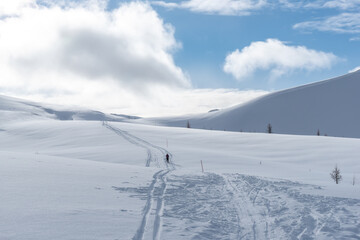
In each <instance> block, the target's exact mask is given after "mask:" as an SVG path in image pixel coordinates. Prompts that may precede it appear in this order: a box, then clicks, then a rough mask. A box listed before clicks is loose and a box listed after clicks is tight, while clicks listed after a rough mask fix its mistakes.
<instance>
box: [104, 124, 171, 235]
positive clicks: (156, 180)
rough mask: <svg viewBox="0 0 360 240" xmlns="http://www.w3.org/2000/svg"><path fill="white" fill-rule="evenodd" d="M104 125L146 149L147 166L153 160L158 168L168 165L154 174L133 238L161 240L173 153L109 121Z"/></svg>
mask: <svg viewBox="0 0 360 240" xmlns="http://www.w3.org/2000/svg"><path fill="white" fill-rule="evenodd" d="M103 126H105V127H106V128H108V129H110V130H111V131H113V132H115V133H116V134H118V135H119V136H121V137H123V138H124V139H125V140H127V141H128V142H130V143H132V144H134V145H136V146H139V147H141V148H144V149H146V151H147V159H146V164H145V166H146V167H150V165H151V163H152V162H153V163H155V164H156V166H157V167H158V168H160V167H161V164H162V165H163V166H166V168H167V170H160V171H158V172H156V173H155V174H154V175H153V180H152V182H151V184H150V186H149V187H148V193H147V200H146V204H145V207H144V209H143V217H142V221H141V223H140V226H139V228H138V230H137V231H136V233H135V235H134V237H133V238H132V239H133V240H142V239H151V235H152V239H153V240H160V237H161V232H162V216H163V213H164V205H165V201H164V196H165V192H166V175H167V174H168V173H169V172H170V171H172V170H175V165H174V163H173V161H172V154H171V153H170V152H168V151H167V150H166V149H164V148H161V147H159V146H156V145H154V144H152V143H149V142H147V141H145V140H143V139H141V138H138V137H136V136H134V135H132V134H130V133H128V132H126V131H124V130H121V129H119V128H116V127H113V126H111V125H110V124H108V123H107V122H103ZM166 154H169V159H170V163H167V162H166ZM159 155H160V156H159ZM159 159H162V160H163V161H159ZM154 202H156V203H154ZM151 223H153V227H152V228H151V227H150V225H151Z"/></svg>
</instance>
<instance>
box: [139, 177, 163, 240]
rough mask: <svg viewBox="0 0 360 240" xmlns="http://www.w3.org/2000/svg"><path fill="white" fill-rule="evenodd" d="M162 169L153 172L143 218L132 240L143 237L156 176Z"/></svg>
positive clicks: (151, 203)
mask: <svg viewBox="0 0 360 240" xmlns="http://www.w3.org/2000/svg"><path fill="white" fill-rule="evenodd" d="M161 172H162V171H159V172H157V173H155V174H154V177H153V181H152V182H151V184H150V186H149V191H148V195H147V201H146V205H145V208H144V211H143V218H142V221H141V224H140V226H139V228H138V230H137V231H136V234H135V236H134V237H133V238H132V239H133V240H141V239H143V237H144V232H145V228H146V226H147V222H148V219H149V214H150V210H151V207H152V205H153V196H154V190H155V184H156V182H157V180H158V176H159V174H160V173H161Z"/></svg>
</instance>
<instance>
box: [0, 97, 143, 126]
mask: <svg viewBox="0 0 360 240" xmlns="http://www.w3.org/2000/svg"><path fill="white" fill-rule="evenodd" d="M0 113H1V115H0V120H4V121H5V120H14V119H16V120H19V119H20V118H21V119H24V120H25V119H28V120H31V119H46V118H50V119H55V120H90V121H124V120H127V119H138V117H135V116H127V115H120V114H111V115H109V114H104V113H102V112H100V111H93V110H88V109H83V108H78V107H64V106H59V105H58V106H56V105H49V104H42V103H35V102H31V101H27V100H22V99H17V98H12V97H7V96H1V95H0Z"/></svg>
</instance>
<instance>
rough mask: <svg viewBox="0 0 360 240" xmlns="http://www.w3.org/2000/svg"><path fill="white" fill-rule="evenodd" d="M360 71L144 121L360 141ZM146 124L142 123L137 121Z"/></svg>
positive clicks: (180, 125) (201, 127) (169, 124)
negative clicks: (197, 111)
mask: <svg viewBox="0 0 360 240" xmlns="http://www.w3.org/2000/svg"><path fill="white" fill-rule="evenodd" d="M359 89H360V70H359V71H357V72H353V73H349V74H347V75H344V76H340V77H337V78H333V79H330V80H326V81H321V82H316V83H313V84H308V85H305V86H300V87H296V88H292V89H287V90H283V91H278V92H274V93H271V94H268V95H265V96H262V97H260V98H258V99H255V100H253V101H251V102H248V103H244V104H242V105H237V106H234V107H231V108H228V109H223V110H220V111H216V112H210V113H205V114H199V115H190V116H182V117H173V118H171V117H170V118H154V119H147V122H149V121H150V122H153V123H156V124H161V125H165V126H177V127H186V123H187V121H189V122H190V125H191V127H192V128H200V129H210V130H211V129H217V130H227V131H240V132H241V131H243V132H266V130H267V125H268V124H271V125H272V127H273V131H274V132H275V133H280V134H296V135H316V134H317V131H318V130H319V131H320V134H321V135H325V134H326V135H328V136H337V137H355V138H359V137H360V128H359V125H358V123H359V121H360V111H359V110H358V109H359V108H358V103H359V102H360V95H359ZM139 121H140V122H144V123H146V122H145V120H139Z"/></svg>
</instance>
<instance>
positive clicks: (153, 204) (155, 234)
mask: <svg viewBox="0 0 360 240" xmlns="http://www.w3.org/2000/svg"><path fill="white" fill-rule="evenodd" d="M168 173H169V170H167V171H165V170H161V171H159V172H156V173H155V174H154V176H153V181H152V182H151V184H150V186H149V189H148V196H147V201H146V205H145V207H144V210H143V218H142V221H141V224H140V226H139V228H138V230H137V231H136V234H135V236H134V237H133V238H132V239H133V240H142V239H154V240H159V239H160V236H161V231H162V216H163V212H164V205H165V201H164V196H165V192H166V179H165V177H166V175H167V174H168ZM151 226H152V227H151Z"/></svg>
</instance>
